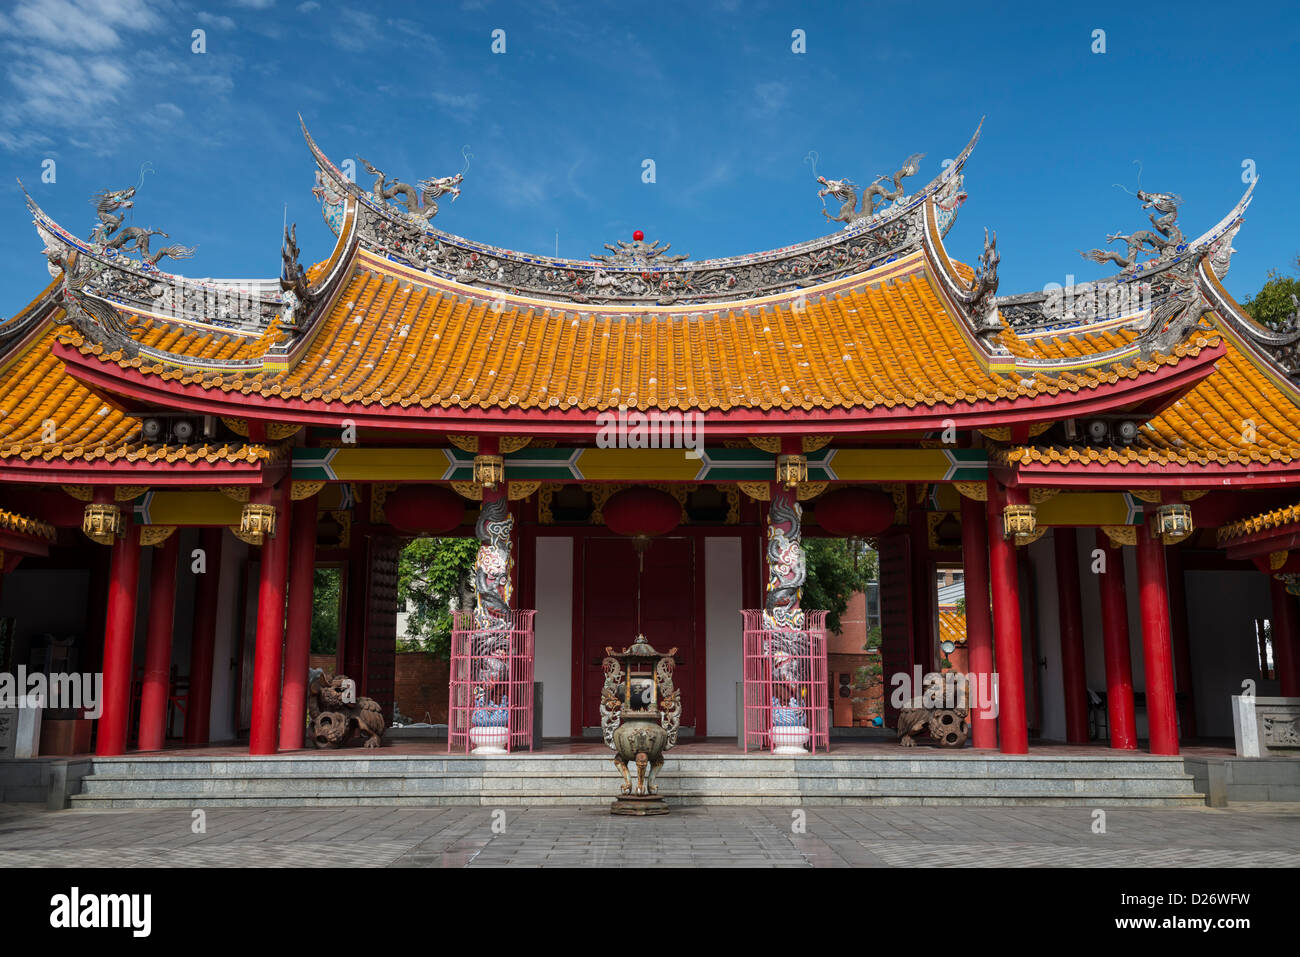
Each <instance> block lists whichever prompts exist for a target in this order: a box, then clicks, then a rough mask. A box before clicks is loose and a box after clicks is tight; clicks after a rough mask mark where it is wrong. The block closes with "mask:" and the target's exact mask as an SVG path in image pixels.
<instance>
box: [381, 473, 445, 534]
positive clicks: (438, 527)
mask: <svg viewBox="0 0 1300 957" xmlns="http://www.w3.org/2000/svg"><path fill="white" fill-rule="evenodd" d="M384 518H386V519H387V520H388V523H389V524H390V525H392V526H393V527H394V528H396V529H400V530H401V531H403V532H412V533H415V534H418V535H445V534H446V533H447V532H450V531H451V530H452V529H454V528H457V527H459V526H460V523H461V521H462V520H463V519H464V518H465V500H464V499H463V498H461V497H460V496H459V495H457V494H456V493H455V492H453V491H452V490H451V489H449V488H447V487H445V486H442V485H402V486H400V487H399V488H397V489H396V490H395V491H392V492H389V493H388V496H387V497H386V498H385V499H384Z"/></svg>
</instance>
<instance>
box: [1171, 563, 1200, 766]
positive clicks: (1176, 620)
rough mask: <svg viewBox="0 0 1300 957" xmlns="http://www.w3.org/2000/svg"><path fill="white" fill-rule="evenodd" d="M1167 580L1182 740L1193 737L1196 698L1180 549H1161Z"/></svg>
mask: <svg viewBox="0 0 1300 957" xmlns="http://www.w3.org/2000/svg"><path fill="white" fill-rule="evenodd" d="M1165 567H1166V569H1167V572H1168V575H1167V577H1168V579H1169V630H1170V634H1171V635H1172V637H1173V641H1174V677H1175V678H1176V679H1177V680H1178V691H1179V692H1180V693H1181V694H1182V696H1183V697H1182V701H1180V702H1179V705H1178V721H1179V727H1180V728H1181V729H1182V738H1183V740H1184V741H1190V740H1192V739H1193V738H1195V737H1196V699H1195V696H1194V695H1193V694H1192V642H1191V636H1190V635H1189V634H1188V627H1187V581H1186V578H1185V577H1184V572H1183V550H1182V549H1181V548H1167V549H1165Z"/></svg>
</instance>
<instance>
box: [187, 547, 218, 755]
mask: <svg viewBox="0 0 1300 957" xmlns="http://www.w3.org/2000/svg"><path fill="white" fill-rule="evenodd" d="M221 531H222V530H221V529H220V528H205V529H204V530H203V534H202V536H201V537H200V539H199V548H200V549H202V551H203V574H202V575H199V576H198V579H199V580H198V585H197V587H196V588H195V590H194V628H193V631H192V632H191V634H192V640H191V642H190V698H189V702H188V704H187V705H186V707H185V743H186V744H207V743H208V729H209V721H210V718H211V711H212V665H213V662H212V656H213V655H214V654H215V653H216V645H217V602H218V599H219V596H220V593H221Z"/></svg>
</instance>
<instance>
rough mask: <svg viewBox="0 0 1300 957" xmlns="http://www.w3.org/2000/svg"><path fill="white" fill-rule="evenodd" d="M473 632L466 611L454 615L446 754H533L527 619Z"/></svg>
mask: <svg viewBox="0 0 1300 957" xmlns="http://www.w3.org/2000/svg"><path fill="white" fill-rule="evenodd" d="M536 614H537V612H535V611H512V612H511V613H510V617H509V618H503V619H501V620H500V621H499V622H493V623H492V624H491V625H490V626H488V627H482V628H480V627H476V626H475V622H474V613H473V612H472V611H458V612H456V613H455V619H454V622H453V628H452V632H451V687H450V695H449V699H448V712H447V750H448V751H462V752H466V753H469V752H473V753H475V754H504V753H506V752H509V751H522V750H524V749H525V748H526V749H527V750H529V751H531V750H532V749H533V616H535V615H536Z"/></svg>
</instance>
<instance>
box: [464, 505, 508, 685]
mask: <svg viewBox="0 0 1300 957" xmlns="http://www.w3.org/2000/svg"><path fill="white" fill-rule="evenodd" d="M514 523H515V520H514V516H513V515H511V514H510V503H509V501H508V500H507V499H506V498H505V497H504V496H502V497H501V498H497V499H494V500H493V501H490V502H484V503H483V507H482V509H480V510H479V516H478V523H477V524H476V525H475V528H474V531H475V534H476V535H477V536H478V542H479V546H478V556H477V557H476V558H475V561H474V645H473V651H472V653H473V655H474V657H475V658H476V660H478V661H480V662H481V665H480V667H481V669H482V673H481V674H478V675H475V676H474V677H475V680H476V681H481V682H484V683H487V684H494V683H496V682H499V681H506V680H507V679H508V678H509V674H508V673H507V672H508V669H509V656H510V628H511V617H510V593H511V589H510V567H511V565H512V564H513V560H512V558H511V555H510V536H511V533H512V531H513V529H514Z"/></svg>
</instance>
